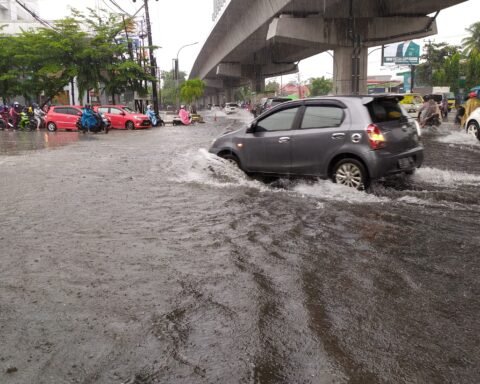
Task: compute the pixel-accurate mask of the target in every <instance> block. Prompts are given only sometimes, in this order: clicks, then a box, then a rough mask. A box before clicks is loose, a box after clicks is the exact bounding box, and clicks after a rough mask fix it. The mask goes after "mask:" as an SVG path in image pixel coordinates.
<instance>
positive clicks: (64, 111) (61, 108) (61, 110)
mask: <svg viewBox="0 0 480 384" xmlns="http://www.w3.org/2000/svg"><path fill="white" fill-rule="evenodd" d="M54 112H55V113H63V114H68V108H65V107H56V108H55V109H54Z"/></svg>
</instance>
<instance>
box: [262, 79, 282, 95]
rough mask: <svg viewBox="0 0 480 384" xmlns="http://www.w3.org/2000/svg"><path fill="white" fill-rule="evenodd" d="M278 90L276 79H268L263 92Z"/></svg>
mask: <svg viewBox="0 0 480 384" xmlns="http://www.w3.org/2000/svg"><path fill="white" fill-rule="evenodd" d="M279 91H280V84H278V83H277V82H276V81H269V82H268V83H267V84H266V85H265V93H273V94H275V95H276V94H278V92H279Z"/></svg>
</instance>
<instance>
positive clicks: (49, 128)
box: [47, 121, 57, 132]
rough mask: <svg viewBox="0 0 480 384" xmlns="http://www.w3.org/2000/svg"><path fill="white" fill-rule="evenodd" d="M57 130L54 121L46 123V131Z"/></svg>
mask: <svg viewBox="0 0 480 384" xmlns="http://www.w3.org/2000/svg"><path fill="white" fill-rule="evenodd" d="M56 130H57V126H56V125H55V123H52V122H51V121H50V122H49V123H48V124H47V131H48V132H55V131H56Z"/></svg>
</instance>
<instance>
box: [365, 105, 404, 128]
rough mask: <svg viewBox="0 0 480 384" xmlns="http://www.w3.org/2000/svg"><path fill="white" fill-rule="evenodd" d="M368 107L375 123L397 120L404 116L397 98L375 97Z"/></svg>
mask: <svg viewBox="0 0 480 384" xmlns="http://www.w3.org/2000/svg"><path fill="white" fill-rule="evenodd" d="M367 108H368V112H369V113H370V117H371V118H372V121H373V122H374V123H382V122H387V121H396V120H400V119H401V118H402V117H403V116H404V113H403V110H402V108H401V107H400V105H399V104H398V102H397V100H396V99H374V100H373V101H372V102H371V103H369V104H367Z"/></svg>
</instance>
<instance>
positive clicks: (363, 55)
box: [332, 47, 368, 95]
mask: <svg viewBox="0 0 480 384" xmlns="http://www.w3.org/2000/svg"><path fill="white" fill-rule="evenodd" d="M367 62H368V51H367V49H366V48H362V49H360V50H359V49H355V48H352V47H337V48H335V50H334V54H333V90H332V92H333V93H334V94H335V95H350V94H355V93H358V94H360V95H366V94H367ZM357 84H358V89H356V87H357ZM357 91H358V92H357Z"/></svg>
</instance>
